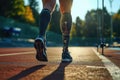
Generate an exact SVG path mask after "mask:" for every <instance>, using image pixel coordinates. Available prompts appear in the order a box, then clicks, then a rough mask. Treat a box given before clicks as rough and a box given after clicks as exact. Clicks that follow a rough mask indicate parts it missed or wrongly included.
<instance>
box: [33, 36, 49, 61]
mask: <svg viewBox="0 0 120 80" xmlns="http://www.w3.org/2000/svg"><path fill="white" fill-rule="evenodd" d="M34 47H35V49H36V59H37V60H39V61H48V59H47V54H46V48H45V40H44V38H42V37H38V38H36V39H35V43H34Z"/></svg>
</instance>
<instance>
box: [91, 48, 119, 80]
mask: <svg viewBox="0 0 120 80" xmlns="http://www.w3.org/2000/svg"><path fill="white" fill-rule="evenodd" d="M92 50H93V51H94V52H95V53H96V55H97V56H98V57H99V58H100V59H101V60H102V62H103V63H104V65H105V67H106V68H107V70H108V71H109V73H110V74H111V76H112V78H113V80H120V68H119V67H117V66H116V65H115V64H114V63H112V62H111V61H110V60H109V59H108V58H106V57H105V56H102V55H100V54H99V53H98V52H97V51H96V50H95V49H93V48H92Z"/></svg>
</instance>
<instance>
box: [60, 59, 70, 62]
mask: <svg viewBox="0 0 120 80" xmlns="http://www.w3.org/2000/svg"><path fill="white" fill-rule="evenodd" d="M62 62H72V59H62Z"/></svg>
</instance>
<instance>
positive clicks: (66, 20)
mask: <svg viewBox="0 0 120 80" xmlns="http://www.w3.org/2000/svg"><path fill="white" fill-rule="evenodd" d="M71 25H72V17H71V14H70V13H64V14H62V16H61V20H60V28H61V32H62V36H63V37H62V38H63V51H68V45H69V37H70V36H69V35H70V30H71Z"/></svg>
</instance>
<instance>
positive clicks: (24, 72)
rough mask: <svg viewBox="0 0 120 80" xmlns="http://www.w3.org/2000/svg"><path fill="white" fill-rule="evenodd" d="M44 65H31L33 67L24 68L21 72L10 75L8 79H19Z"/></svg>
mask: <svg viewBox="0 0 120 80" xmlns="http://www.w3.org/2000/svg"><path fill="white" fill-rule="evenodd" d="M44 66H45V65H37V66H33V67H31V68H28V69H26V70H25V71H22V72H21V73H19V74H17V75H15V76H13V77H11V78H9V79H8V80H19V79H21V78H23V77H25V76H27V75H29V74H31V73H33V72H35V71H37V70H39V69H41V68H42V67H44Z"/></svg>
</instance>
